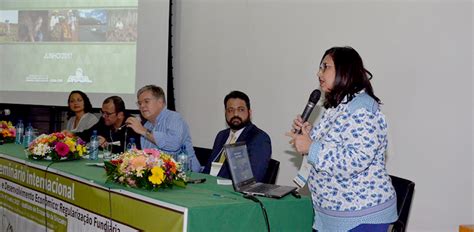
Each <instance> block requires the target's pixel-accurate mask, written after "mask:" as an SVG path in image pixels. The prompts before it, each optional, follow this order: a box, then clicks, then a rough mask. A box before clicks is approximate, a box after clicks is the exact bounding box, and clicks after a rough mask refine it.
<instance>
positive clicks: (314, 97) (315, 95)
mask: <svg viewBox="0 0 474 232" xmlns="http://www.w3.org/2000/svg"><path fill="white" fill-rule="evenodd" d="M320 97H321V91H319V89H315V90H313V92H311V95H310V96H309V100H308V103H307V104H306V107H305V108H304V110H303V113H302V114H301V118H302V119H303V122H306V121H308V119H309V115H311V112H312V111H313V108H314V106H316V103H318V101H319V98H320ZM301 132H302V131H301V129H300V130H299V131H298V134H301Z"/></svg>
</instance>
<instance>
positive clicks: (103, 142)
mask: <svg viewBox="0 0 474 232" xmlns="http://www.w3.org/2000/svg"><path fill="white" fill-rule="evenodd" d="M101 113H102V117H101V118H100V120H99V122H98V123H96V124H95V125H94V126H92V127H91V128H89V129H87V130H84V131H83V132H80V133H76V135H78V136H79V137H81V138H82V139H83V140H85V141H86V142H88V141H89V140H90V137H91V135H92V132H93V131H94V130H96V131H97V135H98V137H99V143H100V146H101V147H104V146H107V143H111V142H116V143H117V144H115V145H114V146H112V153H114V154H118V153H121V152H124V151H125V149H126V144H127V143H129V142H130V138H133V139H134V140H135V144H136V147H137V149H140V135H139V134H137V133H135V131H133V130H131V129H128V127H126V126H125V120H126V119H127V118H128V117H133V116H131V115H130V114H128V113H127V112H126V110H125V103H124V102H123V100H122V98H121V97H119V96H111V97H108V98H106V99H105V100H104V102H103V103H102V109H101Z"/></svg>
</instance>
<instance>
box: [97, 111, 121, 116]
mask: <svg viewBox="0 0 474 232" xmlns="http://www.w3.org/2000/svg"><path fill="white" fill-rule="evenodd" d="M100 113H101V114H102V117H110V116H112V115H114V114H117V113H116V112H112V113H110V112H105V111H100Z"/></svg>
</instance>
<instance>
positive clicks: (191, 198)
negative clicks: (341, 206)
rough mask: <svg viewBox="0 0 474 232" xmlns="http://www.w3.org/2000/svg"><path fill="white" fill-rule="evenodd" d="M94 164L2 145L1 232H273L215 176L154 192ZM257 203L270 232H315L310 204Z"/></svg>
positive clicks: (292, 200)
mask: <svg viewBox="0 0 474 232" xmlns="http://www.w3.org/2000/svg"><path fill="white" fill-rule="evenodd" d="M91 163H93V164H91ZM94 163H101V160H98V161H91V160H87V159H82V160H75V161H64V162H51V161H46V160H42V161H37V160H31V159H28V158H26V155H25V152H24V150H23V147H22V146H20V145H16V144H3V145H0V182H1V191H0V200H1V201H0V202H1V205H0V210H1V213H2V219H1V220H2V230H1V231H8V230H11V231H106V232H109V231H110V232H115V231H121V232H123V231H267V224H266V220H265V217H264V214H263V211H262V208H261V206H260V204H259V203H258V202H254V201H252V200H249V199H246V198H244V197H242V194H241V193H238V192H235V191H234V190H233V188H232V186H229V185H218V184H217V179H216V177H214V176H210V175H206V174H202V173H191V175H190V176H191V178H206V181H205V182H204V183H201V184H188V185H187V186H186V188H182V187H177V186H174V187H173V188H170V189H160V190H159V191H148V190H142V189H136V188H130V187H126V186H123V185H120V184H116V183H114V182H111V181H108V180H107V177H106V175H105V170H104V168H103V167H100V166H98V165H94ZM258 199H259V200H260V202H261V203H262V205H263V206H264V208H265V209H266V213H267V215H268V217H267V218H268V222H269V225H268V227H270V230H271V231H311V226H312V221H313V215H314V214H313V210H312V205H311V200H310V198H308V197H306V196H302V197H301V198H296V197H294V196H292V195H288V196H285V197H283V198H281V199H271V198H264V197H258Z"/></svg>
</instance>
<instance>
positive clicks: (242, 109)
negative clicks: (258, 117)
mask: <svg viewBox="0 0 474 232" xmlns="http://www.w3.org/2000/svg"><path fill="white" fill-rule="evenodd" d="M246 110H247V108H245V107H238V108H232V107H229V108H227V109H225V112H227V113H228V114H233V113H234V112H236V111H237V113H243V112H245V111H246Z"/></svg>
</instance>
